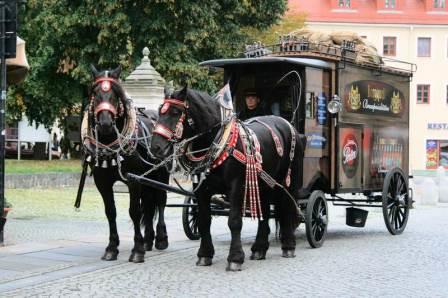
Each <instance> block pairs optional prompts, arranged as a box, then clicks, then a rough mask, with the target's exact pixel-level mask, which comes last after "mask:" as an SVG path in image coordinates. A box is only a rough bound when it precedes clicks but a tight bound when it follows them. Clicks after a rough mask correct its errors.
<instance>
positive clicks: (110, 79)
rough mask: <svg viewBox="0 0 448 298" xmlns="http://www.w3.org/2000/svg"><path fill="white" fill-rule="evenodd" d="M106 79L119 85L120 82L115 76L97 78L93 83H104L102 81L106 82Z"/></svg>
mask: <svg viewBox="0 0 448 298" xmlns="http://www.w3.org/2000/svg"><path fill="white" fill-rule="evenodd" d="M104 81H109V82H111V83H113V84H117V85H118V84H119V83H118V81H117V80H116V79H114V78H106V77H101V78H99V79H97V80H96V81H95V82H94V83H93V85H98V84H99V83H102V82H104Z"/></svg>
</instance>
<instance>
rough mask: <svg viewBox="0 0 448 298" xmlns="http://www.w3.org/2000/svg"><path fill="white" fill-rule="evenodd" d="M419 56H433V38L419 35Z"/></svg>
mask: <svg viewBox="0 0 448 298" xmlns="http://www.w3.org/2000/svg"><path fill="white" fill-rule="evenodd" d="M417 56H418V57H431V38H430V37H419V38H418V40H417Z"/></svg>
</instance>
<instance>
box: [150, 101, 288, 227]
mask: <svg viewBox="0 0 448 298" xmlns="http://www.w3.org/2000/svg"><path fill="white" fill-rule="evenodd" d="M171 105H175V106H176V107H178V108H180V109H181V110H182V114H181V116H180V117H179V120H178V121H177V123H176V125H175V128H174V130H171V129H170V128H168V127H165V126H164V125H162V124H160V123H157V124H156V126H155V129H154V133H155V134H159V135H161V136H162V137H164V138H165V139H167V140H168V141H170V142H172V143H173V144H177V142H178V141H179V140H180V139H181V137H182V134H183V129H184V126H183V123H184V121H185V119H187V121H188V123H189V124H190V125H193V121H192V119H191V120H190V118H189V117H188V116H187V112H186V111H187V109H188V103H187V102H185V101H180V100H177V99H165V101H164V103H163V105H162V107H161V109H160V113H161V114H164V113H166V112H167V111H168V109H169V107H170V106H171ZM251 122H258V123H260V124H262V125H263V126H264V127H266V128H267V129H268V130H269V132H270V134H271V137H272V139H273V141H274V144H275V148H276V152H277V154H278V155H279V157H282V156H283V154H284V150H283V146H282V144H281V142H280V139H279V137H278V136H277V134H276V133H275V132H274V130H273V129H272V128H271V127H270V126H269V125H268V124H266V123H265V122H263V121H262V120H260V119H257V118H254V119H251V120H249V122H248V123H251ZM285 122H286V123H287V124H288V126H289V128H290V132H291V149H290V152H289V158H290V165H289V167H288V172H287V175H286V177H285V179H284V183H285V185H286V187H288V186H289V185H290V174H291V163H292V160H293V159H294V152H295V144H296V132H295V130H294V128H293V127H292V125H291V124H290V123H288V122H287V121H286V120H285ZM196 137H197V136H196ZM196 137H193V138H191V139H189V140H190V141H188V142H181V143H182V145H180V148H179V151H180V158H179V159H178V161H179V163H180V165H181V166H182V167H183V168H184V170H186V171H188V172H189V173H192V176H193V181H195V180H198V178H197V174H198V173H199V172H200V173H201V177H205V175H203V174H202V173H204V172H206V173H207V172H209V171H210V170H213V169H216V168H218V167H219V166H220V165H222V163H223V162H224V161H225V160H226V159H227V158H228V157H229V156H232V157H233V158H235V159H236V160H237V161H239V162H240V163H241V164H243V165H246V175H245V189H244V202H243V208H242V212H243V214H245V212H246V207H248V208H249V211H250V214H251V217H252V218H257V217H258V218H261V219H263V213H262V210H261V202H260V194H259V185H258V179H257V178H258V177H260V178H261V179H262V180H263V181H264V182H265V183H266V184H267V185H268V186H269V187H270V188H274V187H276V186H280V187H281V188H282V189H284V190H285V191H286V189H285V187H284V186H283V185H282V184H280V183H278V182H277V181H276V180H275V179H274V178H272V177H271V176H270V175H269V174H268V173H266V171H264V170H263V168H262V163H263V160H262V155H261V148H260V143H259V141H258V139H257V136H256V135H255V133H254V132H253V131H252V130H251V129H250V128H249V127H247V125H246V124H244V123H243V122H241V121H239V120H237V119H236V118H235V117H232V118H230V120H228V121H227V123H226V124H224V125H222V126H221V129H220V131H219V132H218V134H217V136H216V138H215V140H214V141H213V143H212V146H211V147H210V148H208V149H207V151H206V152H205V153H204V154H203V155H201V156H199V157H196V156H195V155H194V154H193V153H192V152H191V147H190V146H191V140H192V139H194V138H196ZM238 139H240V140H241V143H242V148H243V151H240V150H238V149H236V144H237V142H238ZM175 151H176V150H175ZM290 197H291V195H290ZM247 202H248V203H247Z"/></svg>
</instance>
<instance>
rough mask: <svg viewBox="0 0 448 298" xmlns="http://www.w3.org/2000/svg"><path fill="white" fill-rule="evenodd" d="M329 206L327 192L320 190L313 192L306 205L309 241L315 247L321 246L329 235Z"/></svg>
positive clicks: (306, 225)
mask: <svg viewBox="0 0 448 298" xmlns="http://www.w3.org/2000/svg"><path fill="white" fill-rule="evenodd" d="M327 226H328V206H327V200H326V199H325V194H324V193H323V192H322V191H320V190H315V191H313V192H312V193H311V196H310V197H309V199H308V203H307V205H306V214H305V228H306V238H307V240H308V243H309V244H310V245H311V247H313V248H318V247H321V246H322V244H323V243H324V241H325V237H326V235H327Z"/></svg>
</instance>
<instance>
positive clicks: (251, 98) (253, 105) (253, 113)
mask: <svg viewBox="0 0 448 298" xmlns="http://www.w3.org/2000/svg"><path fill="white" fill-rule="evenodd" d="M244 100H245V103H246V107H245V109H244V110H242V111H241V112H240V113H239V114H238V118H239V119H240V120H242V121H244V120H247V119H249V118H252V117H257V116H264V115H266V113H265V112H264V110H263V108H262V107H261V105H260V97H259V96H258V95H257V93H256V91H255V89H248V90H246V91H245V92H244Z"/></svg>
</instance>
